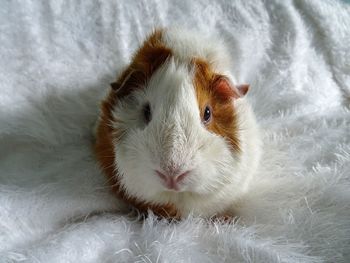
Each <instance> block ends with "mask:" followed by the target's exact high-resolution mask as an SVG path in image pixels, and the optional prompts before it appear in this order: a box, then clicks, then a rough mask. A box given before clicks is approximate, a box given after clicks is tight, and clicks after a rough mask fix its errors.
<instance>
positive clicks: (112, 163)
mask: <svg viewBox="0 0 350 263" xmlns="http://www.w3.org/2000/svg"><path fill="white" fill-rule="evenodd" d="M229 62H230V59H229V54H228V52H227V50H226V49H225V48H224V46H223V44H222V43H221V42H220V41H218V40H217V39H208V38H205V37H203V36H201V35H199V34H194V33H193V32H187V31H183V30H179V29H160V30H156V31H154V32H153V33H152V34H151V35H150V36H149V37H148V38H147V39H146V40H145V42H144V43H143V44H142V46H141V47H140V48H139V49H138V50H137V52H136V53H135V54H134V56H133V58H132V61H131V63H130V64H129V65H128V67H127V68H125V70H124V71H123V72H122V73H121V75H120V76H119V77H118V79H117V81H116V82H115V83H113V84H112V89H111V90H110V92H109V94H108V96H107V98H106V99H105V100H104V101H103V102H102V105H101V112H100V117H99V121H98V123H97V128H96V145H95V150H96V154H97V158H98V161H99V163H100V165H101V167H102V169H103V171H104V172H105V173H106V175H107V177H108V180H109V182H110V185H111V187H112V189H113V190H114V191H115V192H116V194H117V196H118V197H119V198H120V199H121V201H122V202H123V203H126V204H129V205H132V206H134V207H136V208H137V209H139V210H140V211H141V212H147V210H148V209H150V210H152V211H153V213H155V214H156V215H160V216H164V217H170V218H181V217H184V216H187V215H189V214H193V215H197V216H203V217H212V216H220V215H225V216H227V215H231V214H232V212H233V210H234V205H235V202H236V201H237V200H238V199H239V198H241V197H242V195H243V194H244V193H246V192H247V191H248V186H249V182H250V181H251V179H252V175H253V173H254V172H255V171H256V170H257V166H258V163H259V159H260V152H261V143H260V139H259V132H258V129H257V125H256V121H255V118H254V115H253V112H252V110H251V107H250V106H249V104H248V102H247V100H246V98H245V94H246V93H247V91H248V88H249V86H248V85H236V84H235V80H234V78H233V76H232V75H231V74H230V63H229Z"/></svg>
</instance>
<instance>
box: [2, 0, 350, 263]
mask: <svg viewBox="0 0 350 263" xmlns="http://www.w3.org/2000/svg"><path fill="white" fill-rule="evenodd" d="M157 26H181V27H184V28H190V29H198V30H203V31H206V32H210V33H211V32H212V33H213V36H214V35H215V34H218V35H220V36H221V37H222V38H224V39H225V41H226V43H227V45H228V46H229V47H230V50H231V52H232V58H233V61H234V63H233V64H234V66H233V68H232V72H233V73H234V74H235V76H236V77H237V79H238V80H239V81H240V82H246V83H250V84H251V92H250V94H249V96H248V98H249V100H250V101H251V103H252V104H253V106H254V110H255V112H256V115H257V118H258V122H259V124H260V126H261V129H262V132H263V139H264V155H263V158H262V165H261V168H260V171H259V173H258V174H257V176H256V178H255V179H254V182H253V183H252V187H251V191H250V192H249V194H248V195H247V196H246V197H245V199H244V200H242V204H241V206H240V207H237V214H238V215H239V216H240V218H239V220H238V221H237V222H236V223H234V224H225V223H220V222H216V223H210V222H208V221H206V220H204V219H200V218H195V217H189V218H186V219H184V220H182V221H181V222H177V223H168V222H166V221H161V220H160V221H159V220H157V219H156V218H155V217H154V216H152V215H151V216H150V217H149V218H147V219H146V220H144V221H139V220H137V219H135V217H132V216H130V215H128V214H127V213H125V212H123V211H118V207H117V205H116V202H115V197H114V196H113V195H111V194H110V193H109V191H108V184H107V183H106V181H105V178H104V176H103V175H102V174H101V172H100V171H99V169H98V165H97V163H96V161H95V158H94V155H93V152H92V149H91V145H92V141H93V137H92V132H91V131H92V126H93V124H94V122H95V120H96V118H97V114H98V104H99V102H100V100H101V98H103V96H104V95H105V93H106V91H107V90H108V89H109V83H110V82H111V81H113V80H114V79H115V77H116V74H117V73H118V72H119V71H120V70H121V68H122V67H123V66H125V65H126V64H127V63H128V61H129V59H130V55H131V54H132V52H133V51H134V50H135V49H136V48H137V47H138V45H139V44H140V42H141V41H142V40H143V38H144V37H145V35H146V34H148V33H149V32H150V31H151V30H152V29H153V28H154V27H157ZM0 43H1V47H0V262H350V114H349V113H350V112H349V107H350V5H348V4H346V3H345V2H340V1H334V0H324V1H319V0H308V1H306V0H295V1H282V0H281V1H279V0H270V1H246V0H242V1H228V0H227V1H226V0H219V1H215V2H214V1H211V0H200V1H185V0H181V1H176V2H175V1H174V2H171V1H161V0H150V1H136V0H128V1H112V0H109V1H108V0H106V1H92V0H85V1H69V0H57V1H46V0H42V1H34V0H32V1H30V0H28V1H19V0H17V1H16V0H13V1H6V0H2V1H1V9H0Z"/></svg>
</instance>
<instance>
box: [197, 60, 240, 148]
mask: <svg viewBox="0 0 350 263" xmlns="http://www.w3.org/2000/svg"><path fill="white" fill-rule="evenodd" d="M192 64H193V65H194V67H195V76H194V86H195V89H196V95H197V101H198V104H199V111H200V114H201V117H202V116H203V114H204V110H205V107H206V106H207V105H209V106H210V107H211V109H212V118H211V121H210V122H209V123H208V124H207V125H206V127H207V129H208V130H209V131H211V132H214V133H216V134H219V135H220V136H222V137H224V138H225V139H227V140H228V142H229V143H230V145H231V147H232V150H233V151H235V152H240V151H241V150H240V143H239V138H238V120H237V116H236V112H235V109H234V106H233V103H232V99H233V98H235V93H234V91H233V90H232V89H229V88H227V86H225V85H223V84H222V83H219V82H220V81H221V80H222V79H223V78H225V76H222V75H220V74H216V73H215V72H214V71H213V70H212V69H211V67H210V65H209V63H208V62H206V61H204V60H202V59H199V58H196V59H193V60H192Z"/></svg>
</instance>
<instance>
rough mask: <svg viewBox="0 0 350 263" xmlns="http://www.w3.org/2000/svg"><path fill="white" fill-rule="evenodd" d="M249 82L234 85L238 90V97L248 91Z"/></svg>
mask: <svg viewBox="0 0 350 263" xmlns="http://www.w3.org/2000/svg"><path fill="white" fill-rule="evenodd" d="M249 87H250V86H249V84H239V85H237V86H236V88H237V90H238V91H239V94H240V97H243V96H245V94H247V93H248V91H249Z"/></svg>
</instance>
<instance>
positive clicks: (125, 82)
mask: <svg viewBox="0 0 350 263" xmlns="http://www.w3.org/2000/svg"><path fill="white" fill-rule="evenodd" d="M143 82H144V74H143V73H142V72H141V71H139V70H134V69H131V68H128V69H126V70H125V71H124V72H123V73H122V75H121V76H120V78H119V79H118V80H117V81H116V82H113V83H111V84H110V85H111V87H112V90H114V91H115V93H116V95H117V97H124V96H126V95H128V94H129V93H130V92H131V91H133V90H135V89H137V88H139V87H140V86H141V84H142V83H143Z"/></svg>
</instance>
